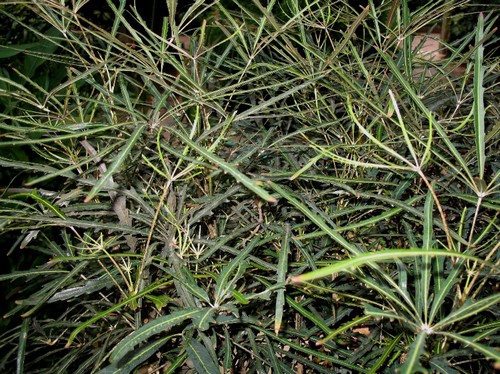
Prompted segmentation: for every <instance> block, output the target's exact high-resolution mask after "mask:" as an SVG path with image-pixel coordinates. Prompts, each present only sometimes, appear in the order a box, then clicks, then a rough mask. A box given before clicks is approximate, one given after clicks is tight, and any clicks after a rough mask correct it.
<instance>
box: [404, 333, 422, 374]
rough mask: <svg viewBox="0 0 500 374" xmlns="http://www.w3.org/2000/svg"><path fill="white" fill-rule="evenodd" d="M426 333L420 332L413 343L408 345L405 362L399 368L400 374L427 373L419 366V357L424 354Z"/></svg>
mask: <svg viewBox="0 0 500 374" xmlns="http://www.w3.org/2000/svg"><path fill="white" fill-rule="evenodd" d="M426 338H427V332H425V331H420V332H419V333H418V335H417V336H416V339H415V341H414V342H413V343H412V344H411V345H410V351H409V352H408V355H407V356H406V361H405V362H404V364H403V366H401V368H400V371H399V372H400V373H402V374H414V373H426V372H427V371H426V370H425V369H424V368H423V367H422V365H420V356H422V355H423V354H424V352H425V340H426Z"/></svg>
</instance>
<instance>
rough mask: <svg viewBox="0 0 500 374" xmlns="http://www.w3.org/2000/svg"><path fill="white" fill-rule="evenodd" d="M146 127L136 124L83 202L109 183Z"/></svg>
mask: <svg viewBox="0 0 500 374" xmlns="http://www.w3.org/2000/svg"><path fill="white" fill-rule="evenodd" d="M145 128H146V125H140V126H137V128H136V129H135V131H134V132H133V133H132V136H130V138H129V139H128V140H127V143H126V144H125V145H124V146H123V148H122V150H121V151H120V153H118V155H116V157H115V159H114V160H113V162H112V163H111V165H110V166H109V167H108V170H107V171H106V172H105V173H104V174H103V175H102V176H101V178H99V180H98V181H97V183H96V184H95V185H94V187H93V188H92V190H91V191H90V192H89V194H88V195H87V197H86V198H85V202H89V201H90V200H91V199H92V198H94V196H96V195H97V194H98V193H99V191H100V190H101V189H102V188H103V187H105V186H106V185H108V184H109V182H110V180H111V177H112V176H113V175H114V174H115V173H116V172H117V171H118V170H119V169H120V167H121V166H122V164H123V163H124V162H125V159H126V158H127V157H128V155H129V154H130V152H131V151H132V148H133V147H134V145H135V143H137V141H138V140H139V138H140V136H141V134H142V132H143V131H144V129H145Z"/></svg>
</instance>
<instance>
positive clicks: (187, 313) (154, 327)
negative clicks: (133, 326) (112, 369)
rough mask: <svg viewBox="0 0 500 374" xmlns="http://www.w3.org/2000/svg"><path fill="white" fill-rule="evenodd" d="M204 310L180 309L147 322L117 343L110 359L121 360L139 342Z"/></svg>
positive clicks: (113, 360)
mask: <svg viewBox="0 0 500 374" xmlns="http://www.w3.org/2000/svg"><path fill="white" fill-rule="evenodd" d="M203 310H204V309H199V308H188V309H184V310H179V311H177V312H174V313H171V314H168V315H166V316H162V317H159V318H157V319H155V320H154V321H151V322H149V323H147V324H145V325H144V326H142V327H141V328H139V329H137V330H136V331H134V332H133V333H132V334H130V335H129V336H127V337H126V338H125V339H123V340H122V341H121V342H120V343H118V344H117V345H116V347H115V349H114V350H113V352H112V353H111V357H110V361H111V362H117V361H119V360H121V359H122V358H123V357H124V356H125V355H126V354H127V353H128V352H130V351H131V350H133V349H134V347H135V346H136V345H137V344H139V343H142V342H144V341H146V340H147V339H148V338H149V337H151V336H153V335H155V334H158V333H159V332H161V331H164V330H166V329H169V328H171V327H173V326H176V325H179V324H181V323H185V322H186V321H188V320H190V319H191V318H193V316H195V315H196V314H198V313H200V312H202V311H203Z"/></svg>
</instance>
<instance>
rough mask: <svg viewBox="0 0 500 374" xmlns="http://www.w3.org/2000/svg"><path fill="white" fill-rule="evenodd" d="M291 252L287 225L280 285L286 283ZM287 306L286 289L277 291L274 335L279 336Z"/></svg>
mask: <svg viewBox="0 0 500 374" xmlns="http://www.w3.org/2000/svg"><path fill="white" fill-rule="evenodd" d="M289 251H290V225H289V224H286V225H285V232H284V235H283V240H282V241H281V249H280V252H279V260H278V279H277V281H278V283H283V284H284V283H285V280H286V274H287V270H288V253H289ZM284 305H285V288H284V287H283V288H281V289H279V290H277V291H276V309H275V310H276V312H275V316H274V333H275V334H276V335H278V333H279V331H280V328H281V321H282V319H283V306H284Z"/></svg>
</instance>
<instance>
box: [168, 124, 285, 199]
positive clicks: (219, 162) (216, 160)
mask: <svg viewBox="0 0 500 374" xmlns="http://www.w3.org/2000/svg"><path fill="white" fill-rule="evenodd" d="M169 131H170V132H173V133H175V135H177V136H178V137H179V138H181V139H182V141H183V142H184V143H186V144H187V145H188V146H189V147H190V148H191V149H193V150H194V151H195V152H198V153H199V154H201V155H202V156H203V157H205V159H207V160H208V161H210V162H212V163H213V164H215V165H216V166H218V167H220V168H221V169H222V170H224V171H225V172H227V173H229V174H231V175H232V176H233V177H234V178H235V179H236V181H238V182H240V183H241V184H243V185H244V186H245V187H247V188H248V189H249V190H251V191H252V192H255V193H256V194H257V195H259V196H260V197H262V198H263V199H264V200H266V201H268V202H270V203H275V202H276V198H275V197H273V196H271V195H270V194H269V192H267V191H266V190H265V189H263V188H262V187H260V186H259V184H260V183H261V182H258V181H253V180H251V179H250V178H248V177H247V176H246V175H245V174H243V173H242V172H240V171H239V170H238V169H236V168H235V167H234V166H233V165H231V164H229V163H227V162H226V161H224V160H223V159H221V158H220V157H217V156H216V155H214V154H213V153H211V152H209V151H208V150H206V149H205V148H203V147H201V146H199V145H198V144H196V143H195V142H193V141H192V140H191V139H189V137H187V136H186V135H185V134H183V133H182V132H181V131H178V130H177V129H174V128H171V129H169Z"/></svg>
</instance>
